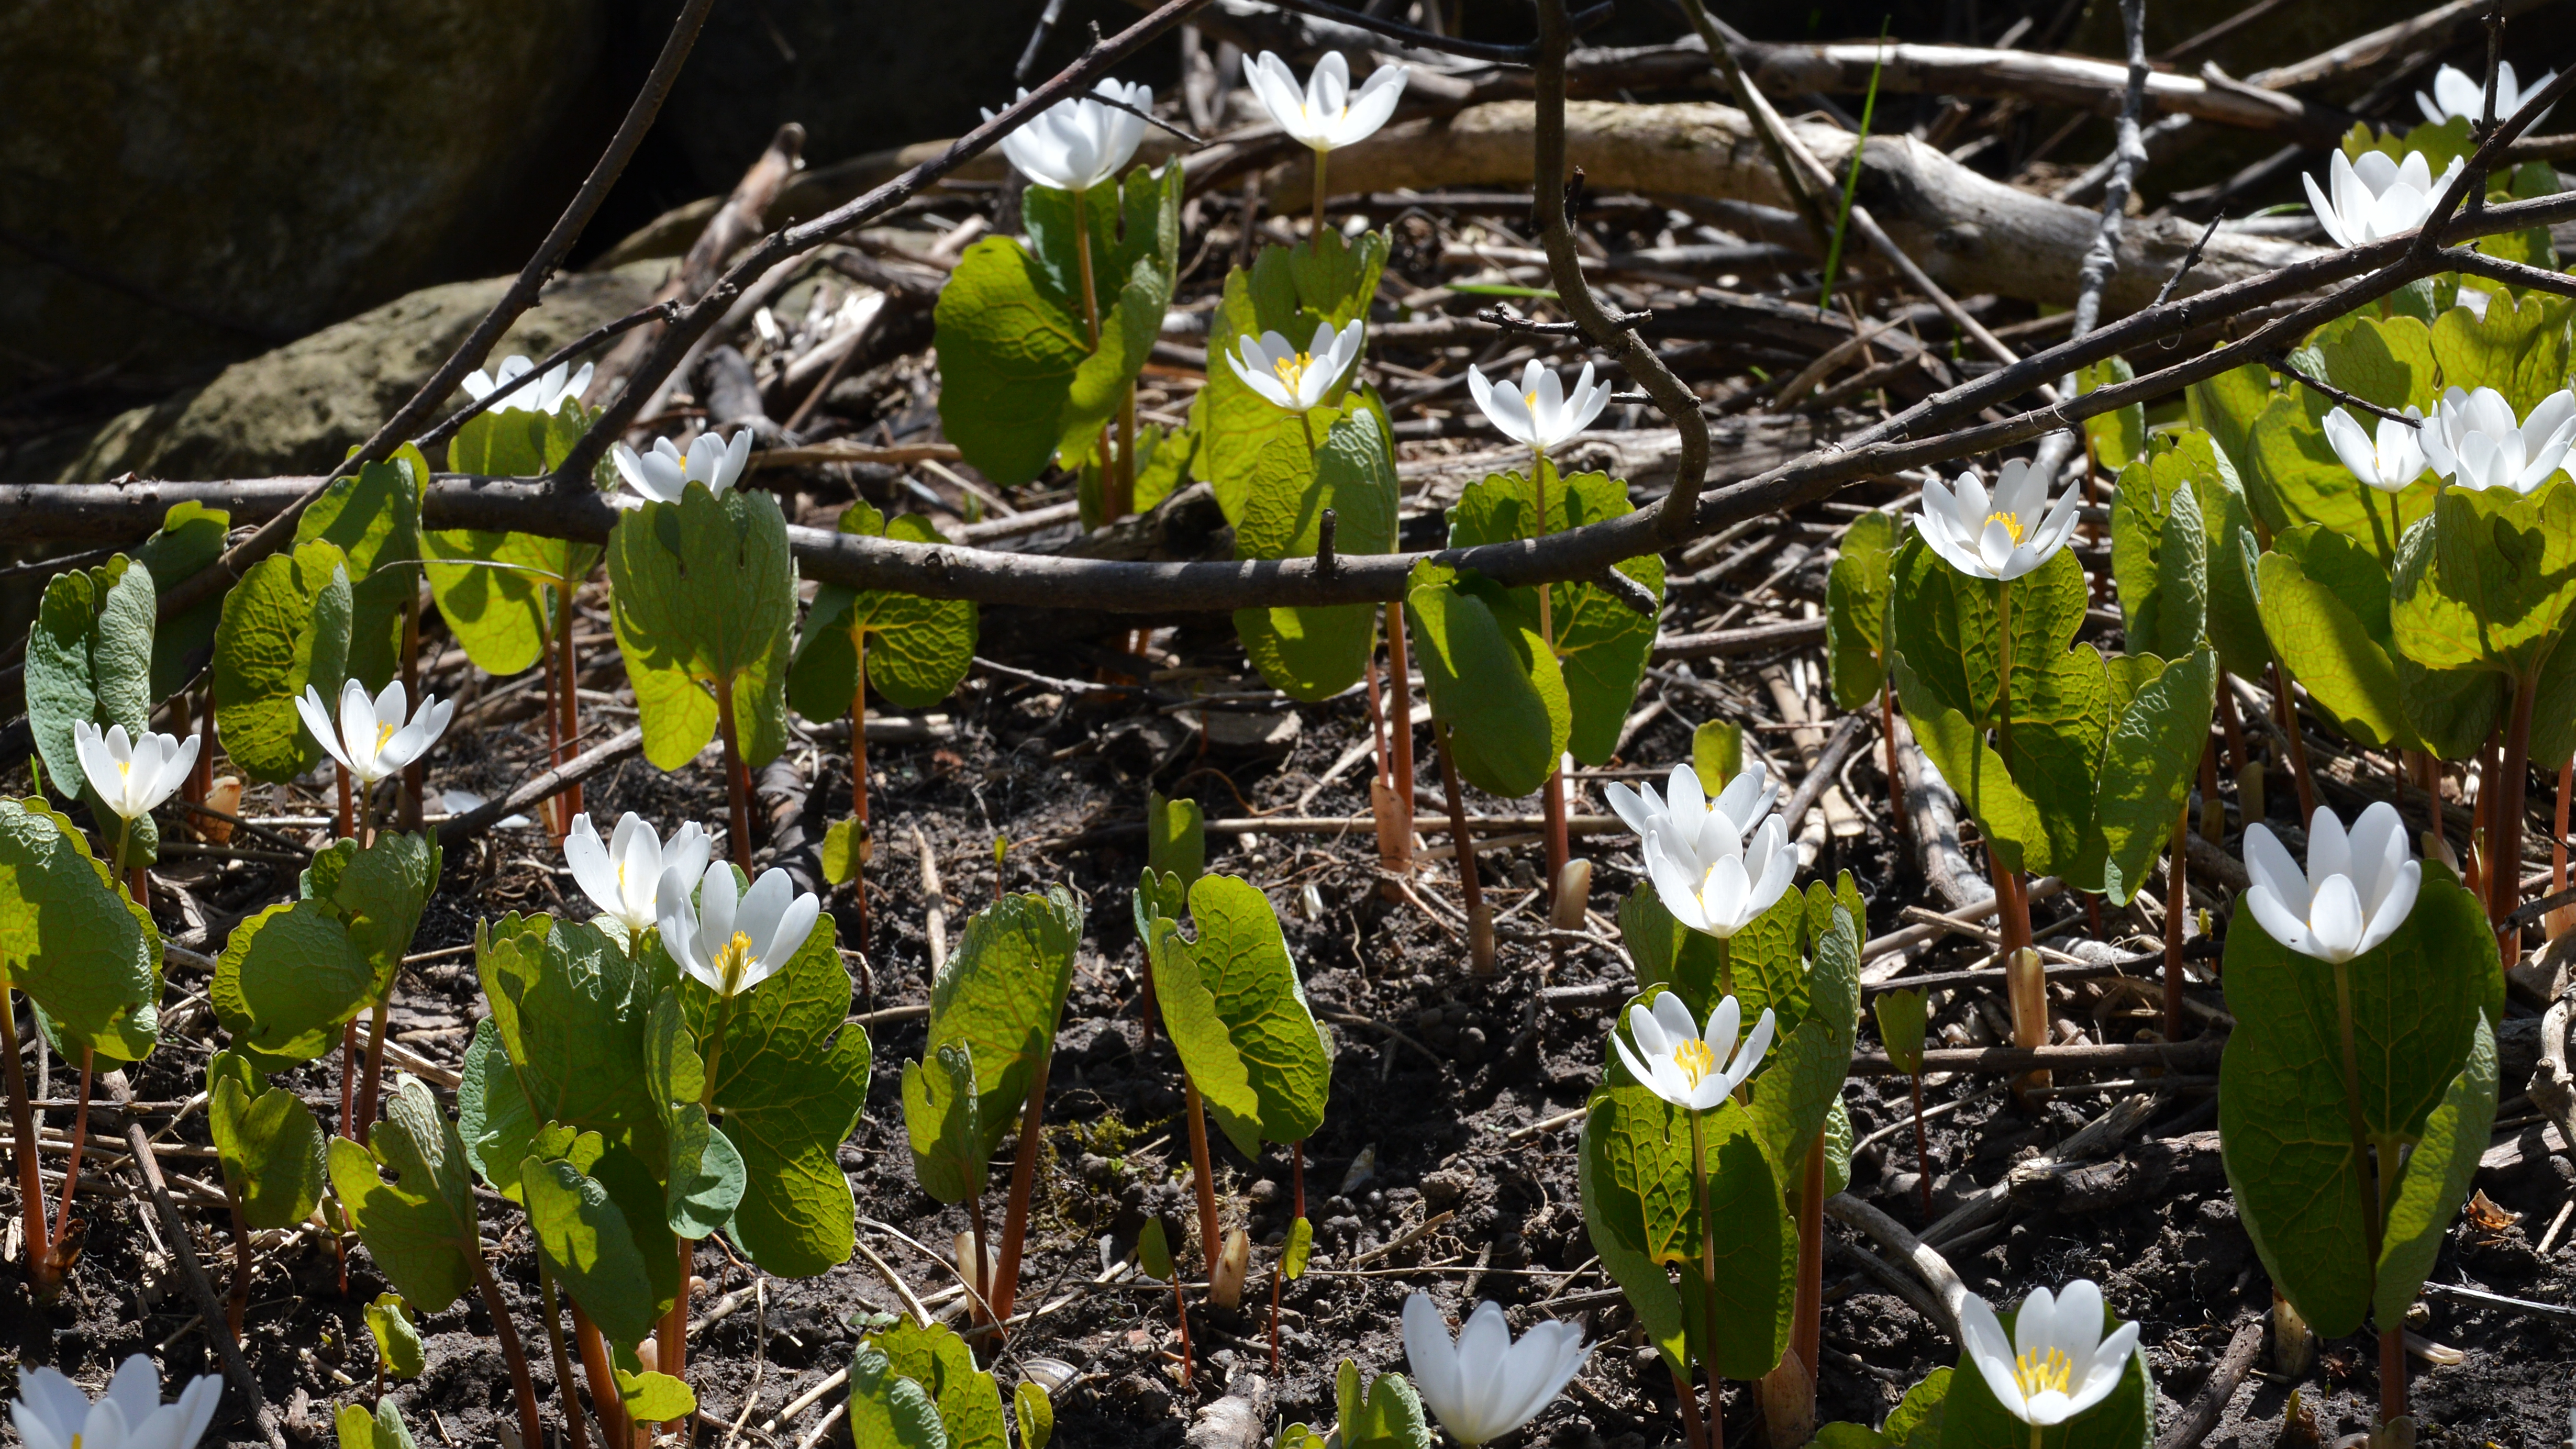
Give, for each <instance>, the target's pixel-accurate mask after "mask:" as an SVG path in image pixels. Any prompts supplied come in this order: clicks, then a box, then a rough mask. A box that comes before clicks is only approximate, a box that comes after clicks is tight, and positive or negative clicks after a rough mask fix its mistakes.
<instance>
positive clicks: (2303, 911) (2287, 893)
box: [2245, 821, 2308, 921]
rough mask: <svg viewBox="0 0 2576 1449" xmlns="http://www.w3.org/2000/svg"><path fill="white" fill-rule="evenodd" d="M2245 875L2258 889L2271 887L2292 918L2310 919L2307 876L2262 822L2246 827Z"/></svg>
mask: <svg viewBox="0 0 2576 1449" xmlns="http://www.w3.org/2000/svg"><path fill="white" fill-rule="evenodd" d="M2245 874H2246V876H2247V878H2249V879H2250V880H2252V881H2253V883H2254V884H2255V885H2256V886H2259V887H2266V888H2269V889H2270V890H2271V891H2272V892H2273V893H2274V895H2275V896H2276V897H2277V898H2278V900H2279V902H2280V904H2281V905H2282V906H2283V907H2285V908H2286V909H2288V911H2289V912H2290V913H2291V914H2292V915H2294V916H2297V917H2298V918H2299V919H2300V920H2302V921H2304V920H2306V919H2307V915H2308V873H2307V872H2306V871H2305V870H2302V869H2300V867H2299V862H2298V860H2297V859H2296V858H2295V857H2293V856H2292V855H2291V854H2290V848H2289V847H2288V846H2286V845H2283V844H2282V843H2281V838H2280V837H2279V836H2277V835H2274V834H2273V833H2272V827H2270V826H2268V825H2265V824H2263V823H2262V822H2261V821H2256V822H2255V823H2254V824H2252V825H2248V826H2246V827H2245Z"/></svg>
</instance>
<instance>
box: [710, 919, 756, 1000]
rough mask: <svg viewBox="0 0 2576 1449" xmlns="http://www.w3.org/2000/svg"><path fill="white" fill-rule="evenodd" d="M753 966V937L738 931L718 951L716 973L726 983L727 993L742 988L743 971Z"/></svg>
mask: <svg viewBox="0 0 2576 1449" xmlns="http://www.w3.org/2000/svg"><path fill="white" fill-rule="evenodd" d="M750 966H751V937H750V936H749V935H747V934H745V933H744V932H741V931H736V932H734V933H733V939H732V940H730V941H727V942H725V943H724V946H723V947H722V948H721V949H719V950H718V951H717V952H716V975H717V976H718V977H720V978H721V979H722V980H723V981H724V984H725V995H727V996H731V995H733V994H734V993H735V992H736V991H738V990H740V989H742V973H743V972H744V971H746V970H748V969H750Z"/></svg>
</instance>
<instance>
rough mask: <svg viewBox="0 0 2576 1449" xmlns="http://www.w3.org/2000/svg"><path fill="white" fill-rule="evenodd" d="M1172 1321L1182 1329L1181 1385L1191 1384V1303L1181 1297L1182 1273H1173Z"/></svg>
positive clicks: (1187, 1385) (1185, 1386) (1186, 1386)
mask: <svg viewBox="0 0 2576 1449" xmlns="http://www.w3.org/2000/svg"><path fill="white" fill-rule="evenodd" d="M1172 1322H1173V1323H1174V1324H1176V1325H1178V1326H1179V1328H1180V1331H1181V1387H1182V1388H1185V1389H1186V1388H1188V1387H1189V1386H1190V1305H1189V1304H1188V1303H1187V1302H1185V1301H1183V1299H1182V1297H1181V1275H1180V1272H1179V1271H1178V1270H1177V1269H1176V1270H1174V1271H1173V1273H1172Z"/></svg>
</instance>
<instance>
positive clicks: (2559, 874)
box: [2549, 756, 2576, 895]
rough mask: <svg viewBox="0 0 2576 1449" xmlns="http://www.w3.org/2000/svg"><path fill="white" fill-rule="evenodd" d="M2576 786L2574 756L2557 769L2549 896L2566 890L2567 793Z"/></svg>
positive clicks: (2551, 835) (2575, 762)
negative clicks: (2555, 816)
mask: <svg viewBox="0 0 2576 1449" xmlns="http://www.w3.org/2000/svg"><path fill="white" fill-rule="evenodd" d="M2570 786H2576V756H2571V757H2569V759H2568V761H2567V763H2566V764H2563V765H2561V766H2559V767H2558V803H2557V818H2556V819H2555V821H2553V822H2552V828H2551V830H2550V835H2549V889H2550V893H2551V894H2553V895H2554V894H2556V893H2557V892H2559V891H2563V890H2565V889H2567V792H2568V789H2569V787H2570Z"/></svg>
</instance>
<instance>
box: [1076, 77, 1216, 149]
mask: <svg viewBox="0 0 2576 1449" xmlns="http://www.w3.org/2000/svg"><path fill="white" fill-rule="evenodd" d="M1084 99H1085V100H1088V101H1091V102H1093V103H1094V104H1097V105H1103V106H1107V107H1108V108H1109V109H1111V110H1113V111H1125V112H1126V113H1127V114H1129V115H1131V116H1134V117H1135V118H1136V119H1137V120H1140V121H1142V122H1144V123H1145V124H1146V125H1148V126H1152V127H1154V128H1155V129H1157V130H1161V131H1168V132H1170V133H1171V134H1173V135H1175V136H1178V137H1180V138H1181V139H1182V140H1183V141H1185V142H1187V143H1189V147H1190V149H1191V150H1193V151H1204V150H1206V149H1207V148H1208V147H1209V146H1211V145H1213V144H1215V143H1214V142H1211V141H1210V140H1208V139H1207V138H1206V137H1205V136H1198V135H1193V134H1191V133H1190V132H1189V131H1188V130H1187V129H1186V128H1184V127H1181V126H1175V125H1173V124H1172V123H1171V122H1169V121H1166V120H1164V119H1163V118H1162V117H1160V116H1158V115H1155V114H1154V113H1153V112H1152V111H1146V110H1139V109H1137V108H1136V107H1134V106H1131V105H1129V104H1127V103H1126V102H1125V101H1122V100H1120V99H1118V98H1117V97H1116V96H1113V95H1110V94H1108V93H1106V92H1103V91H1094V92H1092V93H1091V94H1090V95H1089V96H1086V97H1084Z"/></svg>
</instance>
